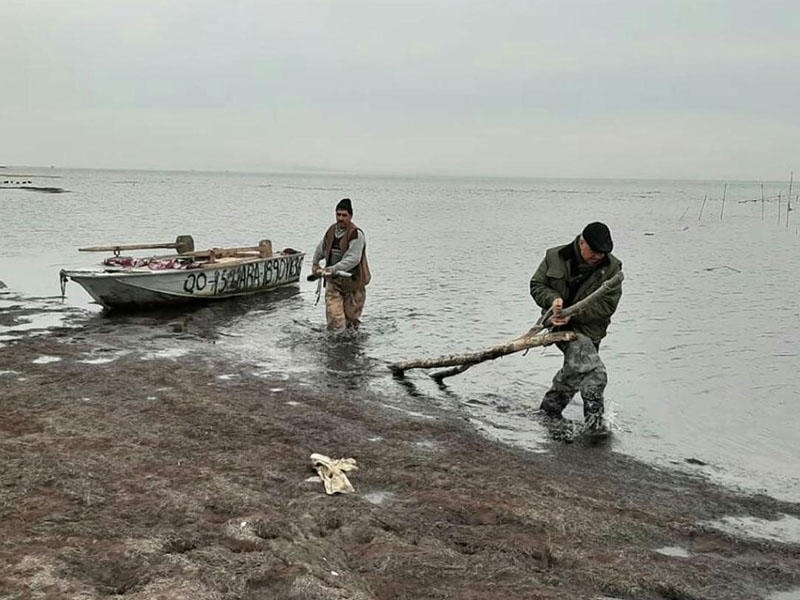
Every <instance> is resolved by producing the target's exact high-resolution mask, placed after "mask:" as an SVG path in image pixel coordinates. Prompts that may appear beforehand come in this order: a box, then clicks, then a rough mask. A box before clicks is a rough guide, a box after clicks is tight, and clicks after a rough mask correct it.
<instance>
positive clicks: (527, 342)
mask: <svg viewBox="0 0 800 600" xmlns="http://www.w3.org/2000/svg"><path fill="white" fill-rule="evenodd" d="M624 279H625V276H624V275H623V273H622V271H620V272H619V273H617V274H616V275H614V276H613V277H611V278H609V279H607V280H606V281H604V282H603V283H602V284H601V285H600V287H599V288H597V289H596V290H595V291H593V292H592V293H591V294H589V295H588V296H586V298H583V299H582V300H579V301H578V302H576V303H575V304H573V305H571V306H568V307H567V308H565V309H563V310H562V311H561V316H562V317H564V318H566V317H572V316H574V315H577V314H579V313H580V312H582V311H584V310H586V308H587V307H588V306H590V305H591V304H592V303H593V302H595V301H597V299H598V298H600V297H602V296H604V295H606V294H607V293H609V292H611V291H612V290H615V289H616V288H617V287H618V286H619V285H621V284H622V281H623V280H624ZM551 314H552V313H551V310H550V309H548V310H547V311H545V313H544V314H543V315H542V316H541V317H540V318H539V320H538V321H537V322H536V324H535V325H534V326H533V327H531V328H530V329H529V330H528V331H526V332H525V333H524V334H522V335H521V336H519V337H518V338H516V339H515V340H512V341H511V342H508V343H506V344H501V345H499V346H493V347H492V348H489V349H488V350H483V351H480V352H472V353H468V354H449V355H445V356H440V357H438V358H432V359H415V360H408V361H403V362H398V363H392V364H390V365H389V369H390V370H391V371H392V373H393V374H394V375H396V376H398V377H402V376H403V375H404V374H405V371H407V370H409V369H429V368H436V367H452V368H450V369H446V370H443V371H438V372H436V373H432V374H431V377H432V378H433V379H435V380H436V381H438V382H440V383H441V381H442V379H444V378H446V377H452V376H453V375H458V374H459V373H463V372H464V371H466V370H467V369H469V368H470V367H472V366H473V365H476V364H478V363H481V362H484V361H487V360H494V359H495V358H498V357H500V356H505V355H507V354H513V353H514V352H519V351H521V350H527V349H528V348H535V347H536V346H547V345H550V344H554V343H556V342H568V341H572V340H574V339H577V334H575V333H574V332H572V331H557V332H552V333H548V332H547V328H548V327H549V326H550V317H551Z"/></svg>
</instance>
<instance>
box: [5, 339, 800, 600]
mask: <svg viewBox="0 0 800 600" xmlns="http://www.w3.org/2000/svg"><path fill="white" fill-rule="evenodd" d="M101 335H102V331H98V332H94V333H93V334H87V333H86V332H81V331H80V330H74V329H61V330H55V331H53V332H52V333H51V334H48V335H38V336H30V335H29V336H22V337H20V338H19V339H17V340H15V341H11V342H8V343H7V345H6V346H5V347H2V348H0V398H1V400H0V462H1V463H2V470H1V471H0V539H2V540H3V542H2V546H0V598H3V599H17V598H85V599H89V598H104V597H124V598H130V599H139V598H142V599H144V598H148V599H149V598H164V599H167V598H169V599H181V598H186V599H190V598H191V599H206V598H208V599H212V598H213V599H216V598H219V599H234V598H236V599H255V598H297V599H301V598H302V599H306V598H310V599H345V598H350V599H387V600H388V599H394V598H474V599H489V600H491V599H501V598H502V599H508V598H602V597H606V598H620V599H623V598H644V599H648V598H653V599H662V598H669V599H673V600H675V599H700V598H765V597H768V595H769V594H770V592H771V591H774V590H788V589H793V588H797V587H799V586H800V544H797V543H791V542H778V541H775V540H768V539H758V538H745V537H740V536H734V535H731V534H729V533H725V532H723V531H721V530H719V529H717V528H715V527H713V526H712V525H711V524H710V521H713V520H715V519H719V518H722V517H725V516H750V517H758V518H762V519H778V518H779V517H781V516H783V515H790V516H793V517H800V505H798V504H792V503H786V502H780V501H777V500H774V499H772V498H769V497H767V496H758V495H746V494H742V493H738V492H736V491H732V490H727V489H724V488H722V487H719V486H717V485H714V484H711V483H709V482H708V481H706V480H704V479H703V478H701V477H693V476H691V475H687V474H683V473H678V472H671V471H665V470H660V469H655V468H653V467H650V466H647V465H644V464H641V463H639V462H636V461H634V460H632V459H630V458H628V457H625V456H622V455H619V454H617V453H614V452H612V451H611V450H610V448H609V447H607V446H604V445H591V444H587V443H572V444H564V443H559V442H556V441H554V442H553V444H552V447H551V448H550V451H549V452H547V453H530V452H524V451H521V450H516V449H513V448H509V447H507V446H504V445H501V444H498V443H495V442H492V441H490V440H487V439H485V438H484V437H481V436H480V435H478V434H477V433H476V432H475V431H474V430H473V428H472V427H471V426H470V424H469V423H468V422H467V421H466V420H465V419H463V418H460V417H459V415H457V414H452V413H439V412H436V411H432V412H430V413H428V415H427V416H419V415H414V414H411V413H408V414H407V413H403V412H400V411H396V410H389V409H388V408H387V407H386V406H385V405H384V403H383V402H382V401H381V399H380V398H379V397H375V396H371V395H369V394H367V393H364V392H353V393H352V394H347V393H344V392H342V391H335V392H334V391H331V390H328V389H311V388H309V387H304V386H300V385H297V384H296V382H292V381H266V380H264V379H262V378H258V377H255V376H253V375H252V371H251V370H248V369H247V368H245V367H243V366H241V365H238V366H237V365H231V364H226V363H225V362H224V361H223V360H222V359H221V357H220V356H219V355H215V354H214V353H207V354H203V355H201V356H196V355H188V356H183V357H178V358H150V359H148V360H142V353H143V352H144V351H145V349H134V350H133V351H131V352H129V353H127V354H125V355H124V356H120V357H117V358H115V359H114V360H108V361H103V360H102V357H103V356H104V347H103V344H102V342H101ZM43 357H50V358H44V359H43ZM56 359H57V360H56ZM87 361H88V362H87ZM220 374H225V377H224V378H220V377H219V375H220ZM431 415H432V416H431ZM312 452H320V453H323V454H327V455H329V456H331V457H334V458H338V457H353V458H355V459H356V460H357V461H358V465H359V470H358V471H356V472H355V473H352V474H351V476H350V480H351V482H352V483H353V485H354V486H355V489H356V493H354V494H351V495H336V496H327V495H326V494H325V493H324V491H323V486H322V484H321V482H320V481H318V480H317V481H308V480H307V479H308V478H309V477H311V476H313V475H314V472H313V471H312V470H311V467H310V461H309V455H310V454H311V453H312ZM663 548H678V549H680V552H674V553H670V552H664V551H663V550H662V551H659V549H663Z"/></svg>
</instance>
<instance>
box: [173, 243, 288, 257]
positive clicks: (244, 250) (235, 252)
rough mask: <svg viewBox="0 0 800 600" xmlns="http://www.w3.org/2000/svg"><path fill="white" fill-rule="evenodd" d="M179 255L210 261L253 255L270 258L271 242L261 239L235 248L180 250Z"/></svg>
mask: <svg viewBox="0 0 800 600" xmlns="http://www.w3.org/2000/svg"><path fill="white" fill-rule="evenodd" d="M180 255H181V256H191V257H194V258H202V257H205V256H207V257H209V258H210V259H211V260H212V261H213V260H215V259H217V258H236V257H243V258H244V257H251V258H252V257H254V256H258V257H259V258H270V257H271V256H272V242H271V241H270V240H261V241H260V242H258V246H241V247H235V248H211V249H210V250H195V251H194V252H181V253H180Z"/></svg>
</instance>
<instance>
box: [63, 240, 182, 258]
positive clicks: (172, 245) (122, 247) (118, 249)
mask: <svg viewBox="0 0 800 600" xmlns="http://www.w3.org/2000/svg"><path fill="white" fill-rule="evenodd" d="M150 248H175V250H177V252H178V254H186V253H189V252H192V251H194V239H192V236H190V235H179V236H178V237H176V238H175V241H174V242H163V243H155V244H117V245H114V246H90V247H88V248H78V251H79V252H113V253H114V254H115V255H116V256H119V253H120V252H121V251H123V250H149V249H150Z"/></svg>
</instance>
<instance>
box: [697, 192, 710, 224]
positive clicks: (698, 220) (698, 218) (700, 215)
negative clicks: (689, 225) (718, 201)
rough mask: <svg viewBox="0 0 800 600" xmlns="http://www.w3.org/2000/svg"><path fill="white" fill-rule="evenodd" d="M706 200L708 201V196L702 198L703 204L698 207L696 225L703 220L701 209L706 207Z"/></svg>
mask: <svg viewBox="0 0 800 600" xmlns="http://www.w3.org/2000/svg"><path fill="white" fill-rule="evenodd" d="M706 200H708V195H705V196H703V203H702V204H701V205H700V214H699V215H697V222H698V223H699V222H700V220H701V219H702V218H703V209H704V208H705V207H706Z"/></svg>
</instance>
